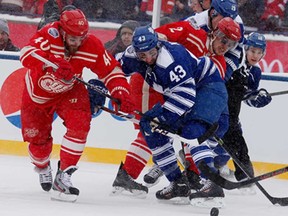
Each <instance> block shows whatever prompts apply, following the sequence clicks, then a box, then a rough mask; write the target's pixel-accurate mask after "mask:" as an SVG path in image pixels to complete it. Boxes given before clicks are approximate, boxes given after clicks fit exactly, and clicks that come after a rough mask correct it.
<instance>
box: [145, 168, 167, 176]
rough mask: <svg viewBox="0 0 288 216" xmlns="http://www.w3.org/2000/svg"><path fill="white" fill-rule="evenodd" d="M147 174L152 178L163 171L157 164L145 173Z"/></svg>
mask: <svg viewBox="0 0 288 216" xmlns="http://www.w3.org/2000/svg"><path fill="white" fill-rule="evenodd" d="M147 175H148V176H150V177H152V178H158V177H160V176H162V175H163V171H162V170H161V169H160V168H159V166H158V165H154V166H153V167H152V168H151V169H150V170H149V172H148V173H147Z"/></svg>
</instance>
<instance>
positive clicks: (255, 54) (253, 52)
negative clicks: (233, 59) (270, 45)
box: [246, 47, 264, 65]
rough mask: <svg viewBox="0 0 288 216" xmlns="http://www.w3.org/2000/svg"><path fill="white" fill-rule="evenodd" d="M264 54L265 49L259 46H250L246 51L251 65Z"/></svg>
mask: <svg viewBox="0 0 288 216" xmlns="http://www.w3.org/2000/svg"><path fill="white" fill-rule="evenodd" d="M263 56H264V52H263V50H262V49H261V48H258V47H249V48H248V50H247V51H246V58H247V61H248V62H249V64H250V65H256V64H257V63H258V62H259V61H260V60H261V59H262V57H263Z"/></svg>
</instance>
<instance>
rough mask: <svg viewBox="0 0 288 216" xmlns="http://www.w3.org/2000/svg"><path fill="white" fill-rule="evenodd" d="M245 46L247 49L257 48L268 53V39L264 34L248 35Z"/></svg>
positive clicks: (253, 33) (254, 33)
mask: <svg viewBox="0 0 288 216" xmlns="http://www.w3.org/2000/svg"><path fill="white" fill-rule="evenodd" d="M245 46H246V47H247V49H248V48H249V47H257V48H260V49H262V50H263V52H264V53H265V51H266V39H265V37H264V35H263V34H260V33H258V32H252V33H250V34H249V35H248V37H247V39H246V42H245Z"/></svg>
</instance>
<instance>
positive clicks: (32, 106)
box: [20, 9, 134, 201]
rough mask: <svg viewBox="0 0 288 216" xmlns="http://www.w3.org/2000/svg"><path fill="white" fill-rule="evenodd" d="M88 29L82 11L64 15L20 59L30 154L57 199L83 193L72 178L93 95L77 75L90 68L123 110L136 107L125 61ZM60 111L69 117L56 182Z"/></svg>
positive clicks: (24, 132) (45, 185)
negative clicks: (54, 154)
mask: <svg viewBox="0 0 288 216" xmlns="http://www.w3.org/2000/svg"><path fill="white" fill-rule="evenodd" d="M88 30H89V26H88V21H87V19H86V17H85V15H84V14H83V12H82V11H81V10H79V9H76V10H71V11H64V12H63V13H61V16H60V21H56V22H53V23H50V24H47V25H45V26H44V27H43V28H42V29H41V30H39V31H37V32H36V34H35V35H34V36H33V37H32V38H31V39H30V42H29V44H28V45H27V46H25V47H23V48H22V50H21V56H20V61H21V63H22V64H23V66H24V67H26V68H27V69H28V71H27V74H26V76H25V84H26V88H25V90H24V92H23V97H22V108H21V123H22V135H23V139H24V141H27V142H28V143H29V148H28V151H29V155H30V158H31V160H32V163H33V164H34V165H35V167H36V168H35V169H36V170H37V171H38V173H39V178H40V184H41V187H42V188H43V190H45V191H49V190H50V189H51V188H52V192H53V193H52V198H53V199H58V200H65V201H76V199H77V197H78V195H79V189H77V188H76V187H74V186H73V185H72V182H71V176H72V174H73V173H74V172H75V171H76V170H77V166H76V165H77V162H78V161H79V159H80V157H81V155H82V152H83V150H84V147H85V143H86V138H87V134H88V132H89V130H90V121H91V111H90V104H89V97H88V91H87V89H86V88H85V86H84V85H83V84H82V83H80V82H78V81H77V80H76V79H75V78H74V77H78V78H81V76H82V70H83V68H84V67H86V68H89V69H90V70H91V71H92V72H93V73H95V74H96V75H97V76H98V77H99V79H100V80H101V81H102V82H103V83H104V84H105V86H106V87H107V88H108V90H109V91H110V93H111V95H112V97H114V98H116V99H118V100H119V101H120V103H121V106H120V110H122V111H123V112H127V113H130V112H132V111H133V109H134V104H133V102H132V100H131V98H130V87H129V84H128V83H127V81H126V78H125V77H124V74H123V71H122V70H121V67H120V65H119V63H118V62H117V61H116V60H115V59H114V58H113V57H112V56H111V55H110V54H109V53H107V51H106V50H105V49H104V47H103V44H102V43H101V42H100V40H99V39H98V38H96V36H94V35H92V34H89V33H88ZM34 53H36V54H37V55H38V56H41V57H43V58H46V59H47V60H49V61H50V62H52V63H54V64H56V65H57V66H58V69H53V68H52V67H51V66H49V65H46V64H45V63H43V62H42V61H41V60H39V59H38V58H36V57H35V55H33V54H34ZM117 107H118V106H117ZM54 112H56V113H57V114H58V115H59V116H60V117H61V118H62V119H63V121H64V125H65V127H66V128H67V132H66V133H65V135H64V137H63V140H62V143H61V150H60V161H59V163H58V171H57V173H56V176H55V179H54V183H53V181H52V170H51V166H50V156H51V151H52V143H53V138H52V136H51V130H52V121H53V115H54Z"/></svg>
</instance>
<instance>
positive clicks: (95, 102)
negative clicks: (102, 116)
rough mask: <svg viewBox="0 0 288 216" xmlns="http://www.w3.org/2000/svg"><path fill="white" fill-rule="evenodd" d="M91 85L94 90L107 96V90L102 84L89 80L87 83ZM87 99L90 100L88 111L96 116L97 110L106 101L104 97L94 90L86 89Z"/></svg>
mask: <svg viewBox="0 0 288 216" xmlns="http://www.w3.org/2000/svg"><path fill="white" fill-rule="evenodd" d="M88 83H90V84H91V85H93V86H94V87H95V88H96V89H98V90H99V91H100V92H102V93H103V94H108V89H107V88H106V86H105V85H104V83H103V82H101V81H100V80H97V79H91V80H89V81H88ZM87 89H88V93H89V99H90V109H91V114H92V115H93V114H97V113H98V111H99V108H100V107H101V106H104V104H105V101H106V96H105V95H103V94H101V93H99V92H98V91H96V90H95V89H94V88H91V87H88V88H87Z"/></svg>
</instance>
